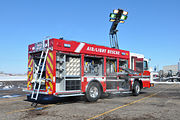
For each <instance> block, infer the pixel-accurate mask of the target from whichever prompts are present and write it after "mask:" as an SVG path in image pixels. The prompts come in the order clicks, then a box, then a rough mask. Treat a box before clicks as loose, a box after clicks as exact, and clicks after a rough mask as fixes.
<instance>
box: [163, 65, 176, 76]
mask: <svg viewBox="0 0 180 120" xmlns="http://www.w3.org/2000/svg"><path fill="white" fill-rule="evenodd" d="M169 70H172V74H173V75H176V73H177V72H178V65H166V66H163V71H164V73H165V74H167V73H168V71H169Z"/></svg>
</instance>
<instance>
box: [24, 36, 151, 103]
mask: <svg viewBox="0 0 180 120" xmlns="http://www.w3.org/2000/svg"><path fill="white" fill-rule="evenodd" d="M47 49H48V50H47ZM45 50H47V51H46V52H47V56H45V57H44V58H43V57H42V51H45ZM40 60H42V61H44V65H43V63H42V62H40ZM151 86H152V84H151V82H150V72H149V71H148V60H147V59H145V58H144V55H141V54H135V53H131V52H129V51H126V50H120V49H115V48H109V47H105V46H99V45H95V44H88V43H85V42H76V41H68V40H63V39H55V38H52V39H49V40H45V41H43V42H38V43H34V44H30V45H29V46H28V83H27V90H26V91H28V92H30V93H31V94H32V95H31V98H32V99H33V98H34V95H36V99H35V100H37V99H38V95H48V96H56V97H67V96H85V97H86V99H87V100H88V101H96V100H97V99H98V98H100V96H101V95H102V93H112V92H121V91H132V93H133V95H138V94H139V93H140V90H141V89H142V88H150V87H151Z"/></svg>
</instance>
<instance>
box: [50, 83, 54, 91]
mask: <svg viewBox="0 0 180 120" xmlns="http://www.w3.org/2000/svg"><path fill="white" fill-rule="evenodd" d="M49 85H50V88H51V90H52V91H53V85H52V83H51V82H49Z"/></svg>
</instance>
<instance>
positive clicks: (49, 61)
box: [47, 57, 53, 70]
mask: <svg viewBox="0 0 180 120" xmlns="http://www.w3.org/2000/svg"><path fill="white" fill-rule="evenodd" d="M47 61H48V63H49V65H50V67H51V70H53V64H52V63H51V60H50V59H49V57H47Z"/></svg>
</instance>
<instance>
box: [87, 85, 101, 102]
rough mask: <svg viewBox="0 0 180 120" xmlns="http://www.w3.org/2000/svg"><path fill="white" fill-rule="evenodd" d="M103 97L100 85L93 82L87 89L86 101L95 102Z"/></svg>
mask: <svg viewBox="0 0 180 120" xmlns="http://www.w3.org/2000/svg"><path fill="white" fill-rule="evenodd" d="M100 96H101V89H100V86H99V84H98V83H96V82H92V83H90V85H89V86H88V88H87V91H86V100H87V101H88V102H95V101H97V100H98V99H99V98H100Z"/></svg>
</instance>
